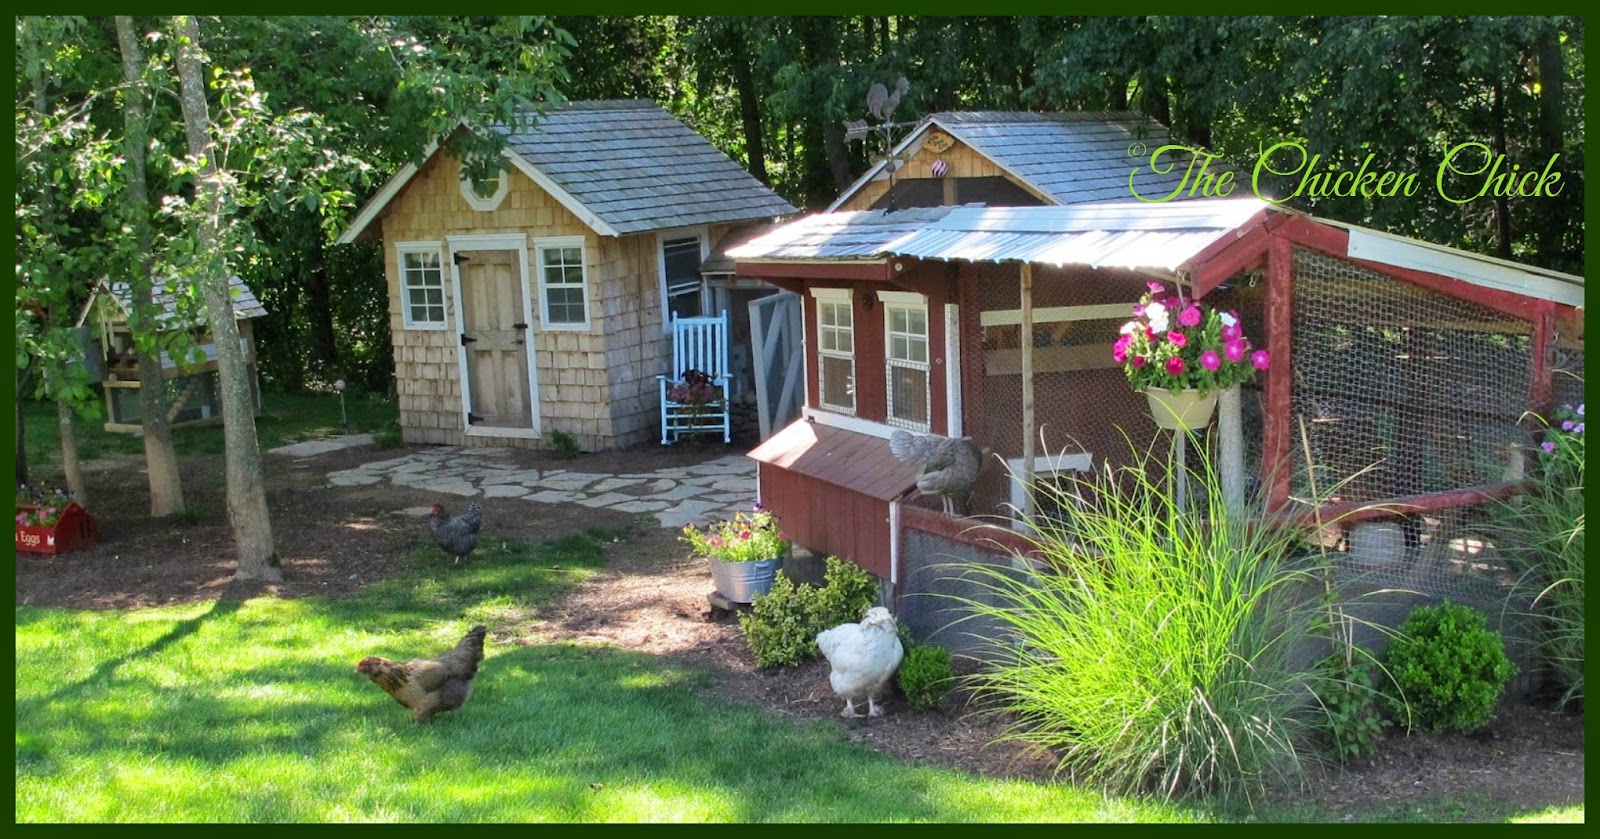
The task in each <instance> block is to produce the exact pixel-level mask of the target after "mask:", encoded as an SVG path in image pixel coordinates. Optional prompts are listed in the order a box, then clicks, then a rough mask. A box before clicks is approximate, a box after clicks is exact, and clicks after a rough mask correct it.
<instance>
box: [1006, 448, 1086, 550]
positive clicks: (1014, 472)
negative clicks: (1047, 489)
mask: <svg viewBox="0 0 1600 839" xmlns="http://www.w3.org/2000/svg"><path fill="white" fill-rule="evenodd" d="M1026 464H1027V461H1026V460H1024V459H1023V458H1020V457H1011V458H1007V459H1006V474H1007V475H1008V476H1009V480H1008V481H1007V483H1009V484H1010V499H1009V501H1010V507H1011V508H1010V510H1009V511H1008V513H1009V515H1010V518H1011V529H1012V530H1015V531H1017V532H1018V533H1033V532H1034V528H1033V525H1032V523H1030V522H1029V521H1027V520H1026V519H1024V518H1022V508H1023V505H1024V504H1025V503H1026V501H1027V495H1028V487H1027V486H1026V485H1024V484H1023V483H1022V474H1023V471H1024V469H1023V466H1024V465H1026ZM1093 464H1094V458H1093V456H1092V455H1090V454H1089V453H1088V452H1075V451H1060V452H1057V453H1055V454H1039V455H1034V457H1033V480H1034V482H1035V483H1037V482H1038V481H1039V479H1041V478H1052V477H1055V476H1057V475H1060V474H1061V473H1062V472H1078V473H1083V472H1088V471H1089V470H1090V468H1091V467H1092V466H1093Z"/></svg>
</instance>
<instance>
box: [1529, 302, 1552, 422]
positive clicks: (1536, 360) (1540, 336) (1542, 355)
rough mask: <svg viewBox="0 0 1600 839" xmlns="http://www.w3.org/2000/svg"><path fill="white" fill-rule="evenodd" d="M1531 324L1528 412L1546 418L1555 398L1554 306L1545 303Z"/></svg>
mask: <svg viewBox="0 0 1600 839" xmlns="http://www.w3.org/2000/svg"><path fill="white" fill-rule="evenodd" d="M1542 308H1543V309H1544V311H1542V312H1540V313H1539V315H1538V317H1537V318H1536V319H1535V320H1534V322H1533V359H1532V361H1533V363H1532V365H1531V369H1530V370H1529V376H1530V379H1531V380H1532V385H1531V386H1530V387H1529V388H1528V410H1530V411H1532V412H1534V413H1536V414H1539V415H1540V416H1548V415H1549V413H1550V408H1551V404H1550V403H1551V400H1552V399H1554V397H1555V375H1554V372H1553V371H1552V370H1551V368H1550V349H1551V336H1553V335H1554V334H1555V304H1553V303H1550V302H1549V301H1545V305H1544V306H1543V307H1542Z"/></svg>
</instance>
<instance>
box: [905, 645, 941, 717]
mask: <svg viewBox="0 0 1600 839" xmlns="http://www.w3.org/2000/svg"><path fill="white" fill-rule="evenodd" d="M902 643H904V642H902ZM895 680H896V682H897V683H898V684H899V685H900V692H901V693H904V694H905V695H906V701H907V702H910V703H911V707H913V708H916V709H917V710H919V711H927V710H931V709H933V708H937V707H939V703H940V702H943V701H944V697H945V695H946V694H948V693H949V692H950V688H951V686H953V685H954V684H955V673H954V672H953V671H952V670H951V669H950V651H949V650H947V649H945V648H944V647H940V646H936V645H934V644H921V645H917V646H913V647H907V648H906V657H905V659H904V660H903V661H901V662H900V671H899V672H898V673H896V674H895Z"/></svg>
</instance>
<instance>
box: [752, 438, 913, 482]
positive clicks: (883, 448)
mask: <svg viewBox="0 0 1600 839" xmlns="http://www.w3.org/2000/svg"><path fill="white" fill-rule="evenodd" d="M749 456H750V457H751V458H753V459H754V460H756V461H758V462H760V463H765V464H769V465H772V466H776V467H779V468H782V469H787V470H789V471H791V472H798V473H800V474H802V475H808V476H810V477H813V478H816V479H817V480H819V481H826V482H827V483H830V484H833V485H834V486H837V487H842V488H844V489H847V490H850V491H851V492H858V493H860V494H862V495H865V496H868V497H870V498H876V499H878V500H879V501H890V500H893V499H895V498H899V497H900V496H902V495H904V494H906V493H907V492H910V491H911V490H912V489H915V488H916V486H917V467H915V466H912V465H911V464H909V463H902V462H901V461H898V460H896V459H895V457H894V455H893V454H891V453H890V451H889V441H888V440H885V439H883V438H881V437H874V436H872V435H870V434H862V433H860V432H856V431H848V430H845V429H843V428H834V427H833V426H830V425H823V424H822V423H820V422H810V421H808V420H804V419H798V420H795V421H794V422H792V423H790V424H789V425H788V427H786V428H784V429H783V430H782V431H779V432H778V433H777V434H774V435H772V436H771V437H769V438H767V440H766V442H764V443H762V444H761V445H759V446H757V447H756V448H755V449H753V450H752V451H751V452H750V455H749Z"/></svg>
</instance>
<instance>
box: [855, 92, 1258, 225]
mask: <svg viewBox="0 0 1600 839" xmlns="http://www.w3.org/2000/svg"><path fill="white" fill-rule="evenodd" d="M935 126H937V127H938V128H940V129H942V130H944V131H945V132H946V133H948V134H950V135H951V136H952V137H955V138H956V139H957V140H960V141H961V142H962V143H965V144H966V145H968V146H971V147H972V148H974V149H976V150H978V151H979V152H981V153H982V154H983V155H984V156H985V157H987V158H989V159H990V160H991V161H993V162H994V163H995V165H997V166H999V167H1000V168H1001V169H1003V170H1005V171H1007V172H1009V173H1011V175H1013V176H1014V177H1016V178H1017V179H1018V180H1020V181H1022V182H1023V183H1025V184H1027V185H1028V186H1031V187H1033V188H1034V189H1035V190H1036V191H1038V192H1039V193H1041V194H1043V195H1045V196H1047V197H1049V198H1050V199H1051V200H1053V201H1055V202H1056V203H1057V204H1081V203H1089V202H1101V201H1128V200H1135V198H1136V197H1135V195H1133V194H1132V193H1130V192H1129V175H1130V174H1131V173H1132V172H1133V171H1134V170H1135V169H1138V170H1139V173H1138V174H1137V175H1134V176H1133V179H1132V186H1133V189H1135V190H1137V191H1138V194H1139V195H1140V196H1144V197H1145V198H1156V197H1160V196H1165V195H1168V194H1170V193H1172V192H1173V191H1174V190H1176V189H1177V188H1178V187H1179V185H1181V184H1182V183H1183V179H1184V175H1185V173H1186V172H1187V171H1188V167H1189V164H1190V161H1191V159H1192V157H1193V155H1189V154H1173V153H1170V152H1169V153H1168V155H1167V156H1165V157H1163V163H1165V162H1172V163H1173V164H1174V165H1173V166H1172V168H1171V169H1169V170H1168V171H1167V172H1165V173H1159V172H1156V171H1155V170H1153V169H1152V168H1151V167H1150V155H1151V153H1153V152H1154V151H1155V150H1156V149H1158V148H1160V147H1162V146H1164V145H1167V144H1169V143H1171V142H1172V138H1171V134H1170V133H1169V132H1168V130H1167V128H1166V126H1164V125H1162V124H1161V123H1159V122H1156V121H1155V120H1153V119H1151V118H1149V117H1147V116H1145V115H1143V114H1139V113H1134V112H1132V111H1105V112H1075V113H1034V112H1029V111H955V112H945V113H936V114H930V115H928V116H927V117H926V118H924V120H923V122H922V124H921V125H919V126H918V127H917V128H916V129H915V130H913V131H912V132H911V133H910V134H908V135H907V136H906V139H905V140H903V141H902V142H901V144H900V146H899V147H898V148H897V149H896V150H897V151H899V150H901V149H905V148H908V147H910V146H912V145H916V144H920V143H921V141H922V139H923V138H924V137H925V136H926V133H927V131H928V130H929V129H931V128H933V127H935ZM1130 150H1137V151H1138V152H1139V153H1138V154H1135V155H1130ZM882 169H883V166H882V165H881V164H880V165H878V166H875V167H873V168H872V169H871V170H869V171H868V173H867V174H866V175H865V176H863V177H862V179H861V180H859V181H857V182H856V183H855V184H854V185H853V186H851V188H850V189H848V190H846V191H845V193H844V195H842V196H840V197H839V199H838V200H837V201H835V202H834V203H833V205H832V206H833V207H837V206H839V205H840V204H841V203H843V202H844V201H845V200H846V199H848V198H849V197H850V196H851V195H853V194H854V193H855V192H856V191H857V190H859V189H860V188H861V187H862V186H863V185H865V184H866V183H867V182H868V181H871V180H873V179H878V178H881V177H883V175H882ZM1207 171H1208V172H1215V173H1218V174H1221V173H1222V172H1227V171H1233V167H1231V166H1229V165H1228V164H1226V163H1224V162H1222V161H1220V160H1213V161H1211V162H1210V163H1208V164H1207ZM1190 197H1198V195H1196V196H1190V195H1188V190H1185V191H1184V194H1181V195H1178V196H1176V198H1175V200H1181V199H1187V198H1190Z"/></svg>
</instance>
